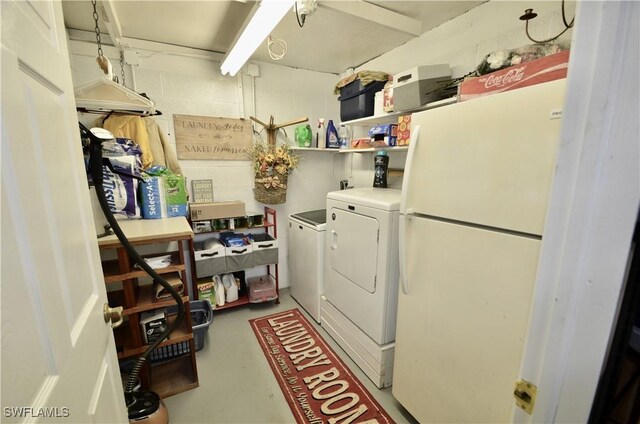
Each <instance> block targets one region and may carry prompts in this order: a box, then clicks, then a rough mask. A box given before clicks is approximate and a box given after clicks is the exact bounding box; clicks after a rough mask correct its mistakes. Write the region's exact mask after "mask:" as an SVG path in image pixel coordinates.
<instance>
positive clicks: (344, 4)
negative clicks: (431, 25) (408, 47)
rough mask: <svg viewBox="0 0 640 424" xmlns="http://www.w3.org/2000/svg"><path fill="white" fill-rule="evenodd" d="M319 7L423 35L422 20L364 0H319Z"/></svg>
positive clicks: (397, 29)
mask: <svg viewBox="0 0 640 424" xmlns="http://www.w3.org/2000/svg"><path fill="white" fill-rule="evenodd" d="M318 7H325V8H327V9H333V10H337V11H339V12H342V13H346V14H349V15H352V16H355V17H357V18H360V19H365V20H367V21H371V22H372V23H374V24H376V25H382V26H385V27H387V28H391V29H394V30H396V31H400V32H404V33H407V34H411V35H413V36H415V37H418V36H420V35H422V22H420V21H418V20H416V19H413V18H410V17H408V16H405V15H402V14H400V13H397V12H393V11H391V10H387V9H385V8H383V7H380V6H377V5H375V4H371V3H366V2H364V1H362V0H357V1H318Z"/></svg>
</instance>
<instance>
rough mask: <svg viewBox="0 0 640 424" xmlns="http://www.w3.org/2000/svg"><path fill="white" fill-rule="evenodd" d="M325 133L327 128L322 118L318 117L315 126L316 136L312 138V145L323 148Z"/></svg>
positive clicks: (324, 145)
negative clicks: (316, 125)
mask: <svg viewBox="0 0 640 424" xmlns="http://www.w3.org/2000/svg"><path fill="white" fill-rule="evenodd" d="M326 133H327V129H326V127H325V124H324V118H319V119H318V127H317V128H316V137H315V140H314V145H315V147H317V148H318V149H324V148H325V147H327V144H326V139H325V138H326Z"/></svg>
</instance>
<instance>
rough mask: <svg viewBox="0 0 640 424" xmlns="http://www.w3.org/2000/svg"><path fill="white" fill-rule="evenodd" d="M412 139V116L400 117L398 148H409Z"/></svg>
mask: <svg viewBox="0 0 640 424" xmlns="http://www.w3.org/2000/svg"><path fill="white" fill-rule="evenodd" d="M410 139H411V115H402V116H398V138H397V141H396V144H397V145H398V146H408V145H409V140H410Z"/></svg>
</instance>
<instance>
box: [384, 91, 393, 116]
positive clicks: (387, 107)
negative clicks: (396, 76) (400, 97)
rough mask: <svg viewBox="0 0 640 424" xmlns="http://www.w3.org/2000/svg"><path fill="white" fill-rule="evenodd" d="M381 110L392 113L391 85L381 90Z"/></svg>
mask: <svg viewBox="0 0 640 424" xmlns="http://www.w3.org/2000/svg"><path fill="white" fill-rule="evenodd" d="M382 110H383V111H385V112H387V113H390V112H393V84H389V86H388V87H385V88H384V89H383V90H382Z"/></svg>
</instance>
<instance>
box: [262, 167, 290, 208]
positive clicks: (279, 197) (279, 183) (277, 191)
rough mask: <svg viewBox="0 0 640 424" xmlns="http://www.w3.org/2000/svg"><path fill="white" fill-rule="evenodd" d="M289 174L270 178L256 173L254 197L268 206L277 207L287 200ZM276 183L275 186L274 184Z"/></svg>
mask: <svg viewBox="0 0 640 424" xmlns="http://www.w3.org/2000/svg"><path fill="white" fill-rule="evenodd" d="M287 179H288V176H287V174H285V175H280V174H276V175H275V176H270V175H266V174H261V173H256V175H255V188H254V189H253V197H254V198H255V199H256V200H257V201H258V202H260V203H264V204H266V205H277V204H280V203H284V202H286V200H287ZM273 183H275V186H274V184H273Z"/></svg>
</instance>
